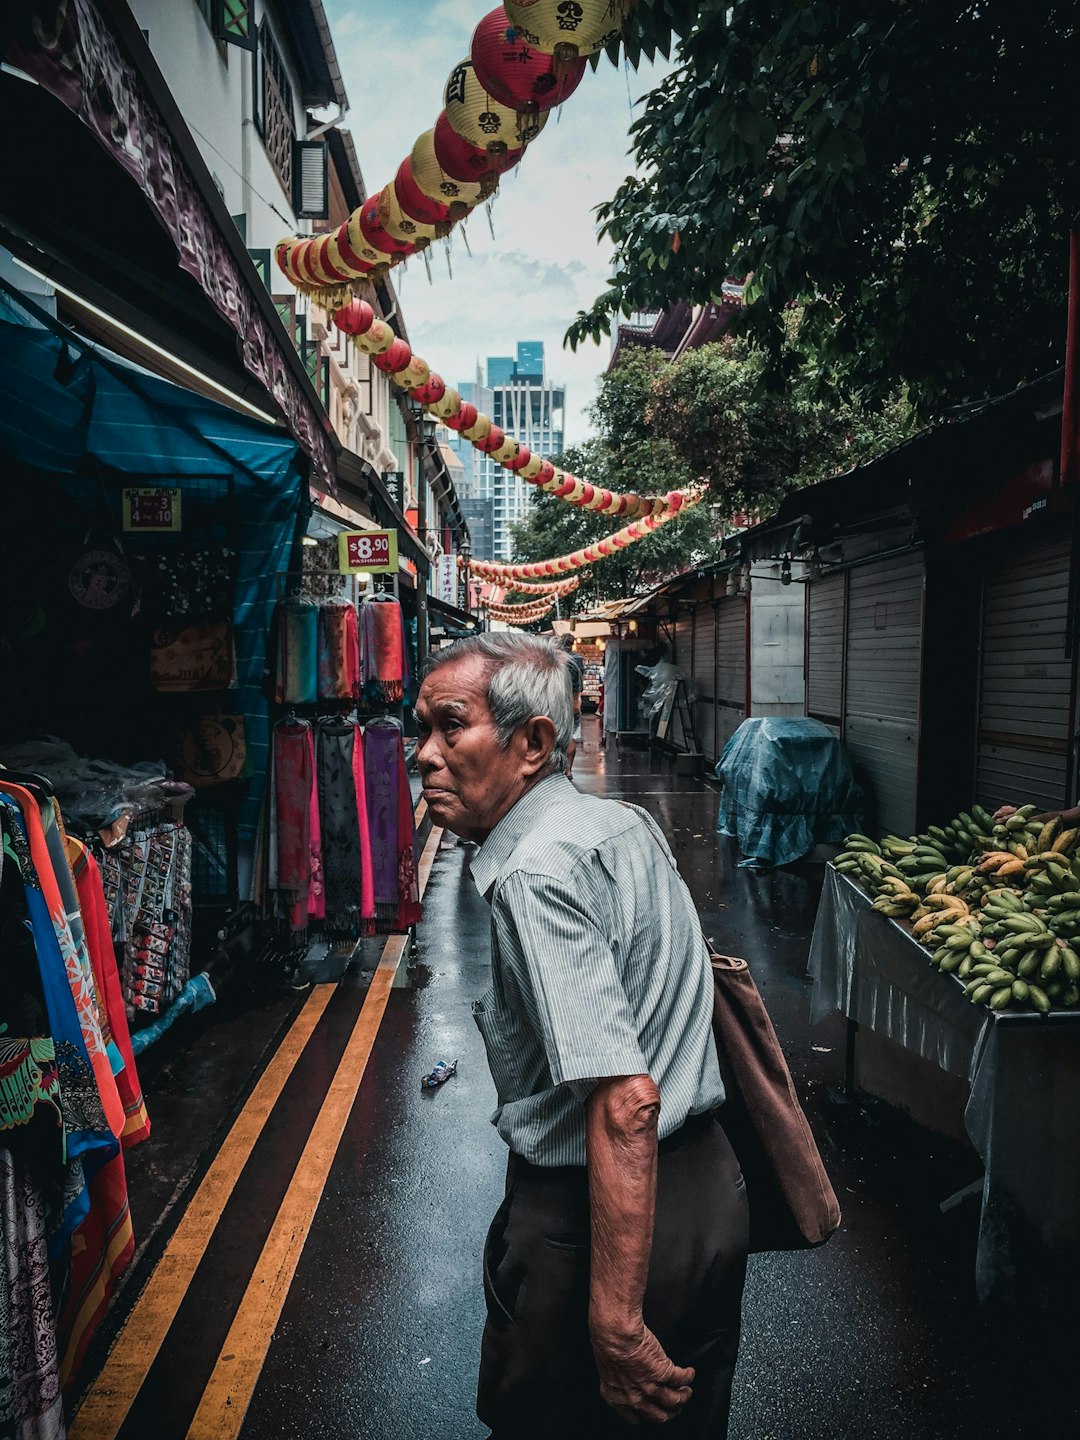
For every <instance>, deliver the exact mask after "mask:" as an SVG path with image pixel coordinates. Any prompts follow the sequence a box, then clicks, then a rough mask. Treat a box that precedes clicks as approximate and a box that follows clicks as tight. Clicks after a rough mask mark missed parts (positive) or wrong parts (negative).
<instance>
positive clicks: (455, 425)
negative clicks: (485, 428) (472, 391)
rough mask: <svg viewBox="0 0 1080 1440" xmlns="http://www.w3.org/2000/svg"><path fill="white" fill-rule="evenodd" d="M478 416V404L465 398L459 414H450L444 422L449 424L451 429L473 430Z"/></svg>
mask: <svg viewBox="0 0 1080 1440" xmlns="http://www.w3.org/2000/svg"><path fill="white" fill-rule="evenodd" d="M476 416H477V409H476V406H475V405H473V404H471V403H470V402H469V401H468V400H463V401H462V402H461V409H460V410H459V411H458V412H457V414H456V415H450V416H448V417H447V419H446V420H445V421H444V422H443V423H444V424H446V425H449V426H450V429H451V430H471V429H472V427H473V426H474V425H475V424H476Z"/></svg>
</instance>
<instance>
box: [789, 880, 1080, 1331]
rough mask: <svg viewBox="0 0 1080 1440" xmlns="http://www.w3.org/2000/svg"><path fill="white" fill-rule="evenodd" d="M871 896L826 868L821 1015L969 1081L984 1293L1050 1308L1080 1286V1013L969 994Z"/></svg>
mask: <svg viewBox="0 0 1080 1440" xmlns="http://www.w3.org/2000/svg"><path fill="white" fill-rule="evenodd" d="M872 905H873V901H872V899H871V897H870V896H869V895H867V894H866V893H865V892H864V891H863V890H862V889H860V888H859V886H858V885H857V884H856V883H854V882H853V880H851V879H849V878H848V877H846V876H844V875H841V874H839V873H838V872H837V870H836V869H835V868H834V867H833V866H831V865H830V866H829V867H828V870H827V872H826V877H825V885H824V890H823V893H822V898H821V906H820V909H819V911H818V918H817V924H816V926H815V930H814V937H813V941H812V945H811V951H810V963H809V970H810V975H811V976H812V978H813V980H814V993H813V1001H812V1012H811V1013H812V1020H813V1022H814V1023H818V1022H819V1021H821V1020H823V1019H824V1018H825V1017H826V1016H827V1015H829V1014H830V1013H832V1012H833V1011H836V1010H839V1011H840V1013H841V1014H843V1015H845V1016H846V1017H847V1019H848V1021H849V1024H850V1025H852V1026H864V1027H866V1029H868V1030H870V1031H873V1032H874V1033H875V1034H876V1035H880V1036H883V1037H885V1038H886V1039H888V1040H891V1041H893V1042H895V1043H896V1044H898V1045H900V1046H902V1047H903V1048H904V1049H905V1050H907V1051H909V1052H911V1053H913V1054H915V1055H918V1056H920V1057H922V1058H923V1059H924V1060H928V1061H930V1062H932V1063H933V1064H934V1065H936V1066H937V1067H938V1068H939V1069H940V1070H942V1071H944V1072H945V1073H946V1074H948V1075H953V1076H957V1077H958V1078H960V1079H961V1080H962V1081H965V1082H966V1083H967V1084H968V1085H969V1086H970V1096H969V1099H968V1102H967V1106H966V1109H965V1113H964V1123H965V1127H966V1130H967V1133H968V1135H969V1137H970V1139H971V1142H972V1144H973V1145H974V1147H975V1149H976V1151H977V1152H978V1155H979V1158H980V1159H981V1161H982V1163H983V1166H984V1167H985V1178H984V1181H983V1187H982V1208H981V1215H980V1222H979V1237H978V1250H977V1257H976V1276H975V1278H976V1285H977V1289H978V1293H979V1296H980V1298H981V1299H982V1300H984V1301H988V1300H991V1299H993V1300H1007V1299H1010V1298H1012V1297H1013V1296H1014V1295H1015V1294H1016V1293H1017V1292H1021V1291H1022V1292H1023V1293H1024V1294H1025V1296H1026V1297H1028V1298H1030V1297H1032V1296H1036V1297H1038V1299H1039V1301H1040V1303H1043V1304H1046V1305H1047V1306H1052V1305H1053V1304H1054V1303H1055V1302H1056V1301H1060V1299H1061V1298H1062V1297H1063V1296H1065V1295H1070V1296H1073V1295H1075V1286H1076V1282H1077V1279H1078V1278H1080V1231H1078V1229H1077V1225H1076V1216H1077V1213H1078V1212H1080V1012H1078V1011H1076V1010H1056V1009H1055V1010H1051V1012H1050V1013H1049V1014H1046V1015H1044V1014H1040V1013H1038V1012H1037V1011H1033V1010H1016V1011H1011V1010H1001V1011H993V1010H990V1009H988V1008H987V1007H986V1006H984V1005H982V1004H977V1005H976V1004H972V1003H970V997H969V996H968V995H967V994H966V993H965V990H966V988H967V986H966V984H965V981H964V980H962V979H960V978H959V977H958V976H957V975H955V974H942V973H941V972H940V970H939V969H937V968H935V967H934V966H932V965H931V964H930V963H928V956H927V951H926V950H925V949H924V948H923V946H922V945H920V943H919V940H918V939H917V938H916V936H915V935H914V933H913V931H912V928H911V926H910V924H909V923H908V922H906V921H905V920H903V919H902V918H901V917H896V916H894V917H890V916H888V915H884V914H880V913H877V914H875V913H874V912H873V909H872ZM852 1038H853V1037H852ZM942 1198H943V1199H944V1197H942Z"/></svg>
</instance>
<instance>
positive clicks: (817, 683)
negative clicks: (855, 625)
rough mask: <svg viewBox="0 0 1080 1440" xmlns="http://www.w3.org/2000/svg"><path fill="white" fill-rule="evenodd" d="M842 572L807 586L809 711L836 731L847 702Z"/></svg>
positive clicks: (814, 717) (807, 696) (838, 729)
mask: <svg viewBox="0 0 1080 1440" xmlns="http://www.w3.org/2000/svg"><path fill="white" fill-rule="evenodd" d="M844 589H845V579H844V576H843V575H827V576H826V577H825V578H824V579H821V580H812V581H811V582H810V583H809V584H808V585H807V587H806V713H807V715H809V716H810V717H811V718H812V719H814V720H820V721H821V722H822V723H823V724H825V725H828V726H829V728H830V729H831V730H834V731H835V732H836V734H837V735H839V734H840V731H841V728H842V725H843V714H842V712H843V704H844Z"/></svg>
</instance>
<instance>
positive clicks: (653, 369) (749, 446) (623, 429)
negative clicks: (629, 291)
mask: <svg viewBox="0 0 1080 1440" xmlns="http://www.w3.org/2000/svg"><path fill="white" fill-rule="evenodd" d="M766 370H767V356H766V354H765V352H764V351H763V350H762V348H761V347H760V346H758V345H756V344H755V343H754V342H753V341H751V340H749V339H746V338H739V339H726V340H723V341H721V342H719V343H716V344H712V345H706V346H703V347H702V348H701V349H700V350H691V351H688V352H687V353H686V354H684V355H682V356H681V357H680V358H679V359H678V360H677V361H675V362H674V363H673V364H672V363H669V362H668V361H666V360H665V358H664V356H663V355H662V354H660V353H659V352H658V351H655V350H645V349H638V350H629V351H627V352H626V353H625V354H624V355H623V356H622V358H621V359H620V363H619V365H618V367H617V368H616V369H615V370H614V371H612V372H611V373H610V374H607V375H605V376H604V377H603V378H602V380H601V382H600V387H599V392H598V395H597V399H596V403H595V404H594V406H593V408H592V410H591V412H590V414H591V419H592V422H593V426H594V434H593V437H592V438H591V439H589V440H588V441H586V443H585V444H584V445H582V446H580V447H579V448H577V449H572V450H568V451H567V452H566V454H565V455H564V456H562V457H561V459H560V460H559V462H558V463H559V464H561V465H562V466H563V467H564V468H565V469H567V470H569V471H571V472H572V473H573V474H575V475H577V476H579V477H580V478H581V479H583V480H587V481H589V482H590V483H591V484H593V485H595V486H597V488H599V489H607V490H613V491H620V492H633V493H637V494H644V495H655V494H665V493H666V492H667V491H669V490H682V489H686V488H689V487H698V486H703V487H705V488H706V489H707V491H708V497H707V499H706V500H705V501H704V502H703V503H701V504H700V505H697V506H695V507H694V508H693V509H691V510H690V511H688V513H687V514H686V515H685V516H683V517H682V518H680V519H679V520H676V521H673V522H671V524H669V525H665V526H663V527H662V528H661V529H660V530H658V531H657V532H656V534H655V535H653V536H651V537H650V538H649V539H648V540H642V541H639V542H637V543H635V544H634V545H630V546H628V547H627V548H626V549H625V550H624V551H622V552H621V553H620V554H618V555H615V556H612V557H611V558H609V559H607V560H603V561H601V562H600V563H599V564H597V565H594V566H593V567H592V570H591V577H590V580H589V581H588V583H587V585H585V586H583V587H582V589H581V590H579V591H577V592H575V595H574V597H572V600H571V605H572V607H573V608H574V609H578V610H580V609H584V608H587V607H588V606H589V605H592V604H594V603H595V602H596V601H597V600H599V599H617V598H621V597H623V596H627V595H633V594H636V593H639V592H640V591H642V590H644V589H647V588H648V587H649V586H651V585H655V584H658V583H660V582H661V581H662V580H664V579H666V578H667V577H669V576H670V575H673V574H677V573H679V572H680V571H683V570H686V569H688V568H689V567H691V566H692V565H694V564H696V563H701V562H704V561H707V560H711V559H715V558H716V555H717V554H718V552H719V544H720V541H721V540H722V539H723V537H724V535H725V534H727V533H728V532H729V531H730V529H731V527H732V522H733V521H734V520H735V518H736V517H737V516H741V515H751V516H762V515H765V514H767V513H768V512H769V511H770V510H771V509H772V508H773V506H774V505H775V504H776V502H777V501H778V500H779V499H780V498H781V497H782V496H783V495H784V494H786V493H787V492H788V491H789V490H791V489H794V488H797V487H798V486H800V485H805V484H808V483H811V482H812V481H815V480H819V479H822V478H823V477H824V476H826V475H830V474H833V473H835V472H837V471H839V470H846V469H850V468H851V466H853V465H855V464H857V463H859V462H860V461H862V460H866V459H869V458H870V457H871V456H872V455H875V454H879V453H880V452H881V451H882V450H884V449H887V448H888V447H889V446H890V445H892V444H894V443H896V441H898V440H900V439H902V438H903V437H904V436H905V435H907V434H909V433H910V431H911V426H912V418H911V413H910V408H909V407H908V406H907V405H906V404H905V403H904V402H902V401H901V400H899V399H896V398H893V399H892V400H891V401H890V402H889V403H888V404H885V405H882V406H879V407H875V408H874V409H867V408H865V407H863V406H862V405H860V404H858V403H857V402H855V401H848V402H845V403H844V404H842V405H832V406H830V405H826V404H824V403H822V402H821V401H820V400H818V399H817V398H815V387H816V379H815V377H814V376H813V375H811V374H810V373H809V372H806V371H803V372H800V374H798V375H797V376H796V377H795V378H794V379H793V380H792V381H791V383H790V384H789V385H788V386H787V388H786V389H785V390H783V391H773V390H770V389H769V388H768V387H767V386H766V385H765V384H764V376H765V373H766ZM618 528H620V527H619V522H618V521H617V520H614V519H613V518H612V517H611V516H610V515H598V514H597V513H596V512H595V511H589V510H581V509H578V508H577V507H576V506H571V505H567V504H566V503H565V502H564V501H562V500H556V499H554V498H553V497H550V496H546V495H541V494H538V495H537V496H536V499H535V503H534V505H533V508H532V510H531V513H530V515H529V517H528V519H527V520H526V521H525V522H524V523H523V524H521V525H519V526H517V527H516V529H515V531H514V544H515V558H516V559H517V560H519V561H524V562H528V561H537V560H547V559H550V558H552V557H553V556H557V555H565V554H567V553H569V552H570V551H573V550H578V549H581V548H582V547H583V546H585V545H588V544H590V543H591V542H593V541H595V540H599V539H602V538H603V537H604V536H605V535H610V534H611V533H612V531H613V530H616V529H618Z"/></svg>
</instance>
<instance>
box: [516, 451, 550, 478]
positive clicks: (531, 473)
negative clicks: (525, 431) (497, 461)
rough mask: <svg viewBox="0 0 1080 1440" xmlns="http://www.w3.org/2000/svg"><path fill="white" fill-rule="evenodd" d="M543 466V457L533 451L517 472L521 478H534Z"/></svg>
mask: <svg viewBox="0 0 1080 1440" xmlns="http://www.w3.org/2000/svg"><path fill="white" fill-rule="evenodd" d="M543 466H544V457H543V456H542V455H537V454H536V452H535V451H534V452H533V454H532V455H531V456H530V458H529V463H528V464H527V465H523V466H522V467H521V469H520V470H519V471H518V472H517V473H518V474H519V475H520V476H521V478H522V479H523V480H535V479H536V477H537V475H539V474H540V471H541V470H542V469H543Z"/></svg>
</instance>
